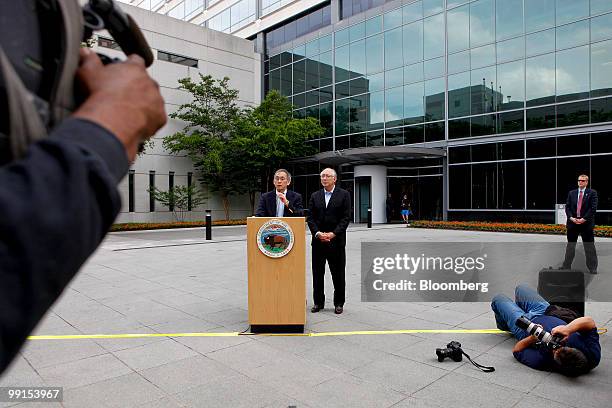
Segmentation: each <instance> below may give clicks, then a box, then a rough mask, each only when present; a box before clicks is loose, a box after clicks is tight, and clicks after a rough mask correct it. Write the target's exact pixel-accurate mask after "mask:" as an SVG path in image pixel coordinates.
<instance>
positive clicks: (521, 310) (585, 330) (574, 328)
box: [491, 285, 601, 377]
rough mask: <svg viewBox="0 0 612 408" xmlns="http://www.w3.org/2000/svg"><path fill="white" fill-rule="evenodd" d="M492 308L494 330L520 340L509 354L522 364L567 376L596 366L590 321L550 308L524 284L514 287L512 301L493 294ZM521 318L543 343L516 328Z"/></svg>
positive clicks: (594, 330) (597, 352)
mask: <svg viewBox="0 0 612 408" xmlns="http://www.w3.org/2000/svg"><path fill="white" fill-rule="evenodd" d="M491 308H492V309H493V312H495V320H496V322H497V327H498V328H499V329H500V330H508V331H510V332H512V334H513V335H514V337H515V338H516V339H517V340H519V341H518V342H517V343H516V345H515V346H514V348H513V349H512V352H513V354H514V357H515V358H516V359H517V360H518V361H520V362H521V363H523V364H525V365H527V366H529V367H531V368H535V369H536V370H547V371H556V372H559V373H561V374H564V375H567V376H570V377H576V376H579V375H581V374H585V373H587V372H588V371H590V370H592V369H593V368H595V367H596V366H597V365H598V364H599V360H600V359H601V346H600V344H599V335H598V334H597V326H596V325H595V322H594V321H593V319H592V318H590V317H578V315H577V314H576V313H575V312H573V311H572V310H570V309H565V308H561V307H558V306H554V305H551V304H550V303H548V302H547V301H546V300H544V298H542V297H541V296H540V295H538V293H537V292H536V291H534V290H533V289H531V288H530V287H528V286H527V285H519V286H517V287H516V290H515V300H514V301H512V300H511V299H510V298H508V297H507V296H505V295H501V294H499V295H496V296H495V297H494V298H493V301H492V302H491ZM521 317H525V318H526V319H528V321H531V322H532V323H534V326H540V327H539V328H538V329H539V330H538V331H539V332H542V333H543V334H544V340H545V341H538V338H537V337H536V336H533V335H530V334H529V333H530V332H527V331H526V330H524V329H522V328H521V327H519V325H520V326H524V324H521V323H522V322H521V321H518V320H519V319H520V318H521ZM522 320H523V321H525V319H522ZM517 321H518V322H517ZM517 323H518V324H517ZM542 329H543V330H542ZM546 332H550V333H546ZM531 333H533V332H531ZM547 334H550V335H552V336H546V335H547ZM553 336H554V337H553ZM539 337H540V338H542V336H539ZM551 338H553V341H547V340H549V339H551Z"/></svg>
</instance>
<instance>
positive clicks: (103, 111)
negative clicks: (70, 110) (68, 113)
mask: <svg viewBox="0 0 612 408" xmlns="http://www.w3.org/2000/svg"><path fill="white" fill-rule="evenodd" d="M77 78H78V79H79V80H80V81H81V83H82V85H83V86H84V88H85V90H86V91H87V93H88V96H87V99H86V100H85V102H83V104H82V105H81V106H80V107H79V108H78V110H77V111H76V112H75V113H74V115H73V116H74V117H77V118H82V119H87V120H90V121H92V122H95V123H97V124H98V125H100V126H102V127H104V128H106V129H108V130H109V131H110V132H112V133H113V134H114V135H115V136H116V137H117V138H118V139H119V140H120V141H121V142H122V143H123V145H124V146H125V149H126V151H127V155H128V160H130V161H133V160H134V159H135V158H136V153H137V151H138V145H139V144H140V143H141V142H142V141H144V140H146V139H148V138H150V137H151V136H153V135H154V134H155V132H157V130H158V129H160V128H161V127H162V126H163V125H164V124H165V123H166V120H167V118H166V111H165V108H164V100H163V98H162V96H161V94H160V92H159V85H158V84H157V83H156V82H155V81H154V80H153V79H152V78H151V77H150V76H149V74H148V73H147V71H146V69H145V65H144V61H143V59H142V58H141V57H139V56H137V55H130V56H129V57H128V59H127V60H126V61H125V62H121V63H115V64H109V65H103V64H102V62H101V61H100V58H99V57H98V56H97V55H96V53H94V52H93V51H92V50H90V49H87V48H81V66H80V67H79V70H78V71H77Z"/></svg>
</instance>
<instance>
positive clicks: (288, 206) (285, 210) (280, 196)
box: [255, 169, 304, 217]
mask: <svg viewBox="0 0 612 408" xmlns="http://www.w3.org/2000/svg"><path fill="white" fill-rule="evenodd" d="M289 184H291V174H289V172H288V171H287V170H285V169H278V170H276V172H275V173H274V187H275V190H274V191H268V192H267V193H264V194H262V195H261V197H260V198H259V205H258V206H257V210H256V211H255V216H256V217H301V216H303V215H304V207H303V205H302V196H301V195H300V194H299V193H296V192H295V191H291V190H287V186H289Z"/></svg>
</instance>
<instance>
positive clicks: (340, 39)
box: [335, 28, 349, 47]
mask: <svg viewBox="0 0 612 408" xmlns="http://www.w3.org/2000/svg"><path fill="white" fill-rule="evenodd" d="M335 37H336V47H340V46H342V45H344V44H346V43H348V42H349V29H348V28H345V29H343V30H339V31H336V33H335Z"/></svg>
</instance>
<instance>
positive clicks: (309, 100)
mask: <svg viewBox="0 0 612 408" xmlns="http://www.w3.org/2000/svg"><path fill="white" fill-rule="evenodd" d="M318 104H319V91H310V92H306V106H313V105H318ZM310 116H312V115H310Z"/></svg>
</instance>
